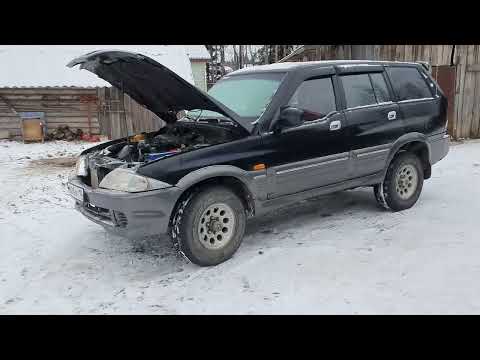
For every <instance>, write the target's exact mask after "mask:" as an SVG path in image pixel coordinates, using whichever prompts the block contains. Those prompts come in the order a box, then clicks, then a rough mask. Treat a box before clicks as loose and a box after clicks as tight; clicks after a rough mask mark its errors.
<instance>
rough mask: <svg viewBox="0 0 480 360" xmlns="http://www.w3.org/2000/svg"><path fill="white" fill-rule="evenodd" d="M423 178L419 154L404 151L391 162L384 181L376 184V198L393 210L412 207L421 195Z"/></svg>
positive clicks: (382, 204) (385, 206)
mask: <svg viewBox="0 0 480 360" xmlns="http://www.w3.org/2000/svg"><path fill="white" fill-rule="evenodd" d="M423 178H424V175H423V166H422V163H421V161H420V159H419V158H418V156H416V155H415V154H413V153H410V152H402V153H400V154H399V155H397V156H396V157H395V158H394V159H393V160H392V162H391V163H390V165H389V167H388V170H387V174H386V175H385V179H384V180H383V182H382V183H381V184H378V185H375V187H374V192H375V198H376V199H377V202H378V203H379V204H380V205H381V206H383V207H384V208H386V209H390V210H393V211H400V210H405V209H408V208H411V207H412V206H413V205H414V204H415V203H416V202H417V200H418V198H419V197H420V193H421V192H422V187H423Z"/></svg>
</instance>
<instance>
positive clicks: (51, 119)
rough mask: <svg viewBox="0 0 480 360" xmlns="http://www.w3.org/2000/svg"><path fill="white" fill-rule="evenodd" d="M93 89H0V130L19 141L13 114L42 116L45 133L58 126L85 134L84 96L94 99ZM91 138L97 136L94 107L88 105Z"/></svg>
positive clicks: (18, 128)
mask: <svg viewBox="0 0 480 360" xmlns="http://www.w3.org/2000/svg"><path fill="white" fill-rule="evenodd" d="M96 93H97V90H96V89H78V88H2V89H0V129H1V130H8V131H9V132H10V135H11V136H13V137H14V138H20V137H21V135H22V132H21V122H20V117H19V115H18V114H16V113H15V111H16V112H44V113H45V118H46V122H47V129H48V132H51V131H52V130H53V129H54V128H56V127H58V126H60V125H62V126H63V125H68V126H69V127H70V128H71V129H73V130H76V129H82V130H83V131H84V132H85V133H88V129H89V126H88V104H87V103H85V102H82V101H81V99H82V98H83V97H84V96H96ZM91 130H92V134H99V133H100V128H99V123H98V118H97V108H96V105H95V104H93V105H91Z"/></svg>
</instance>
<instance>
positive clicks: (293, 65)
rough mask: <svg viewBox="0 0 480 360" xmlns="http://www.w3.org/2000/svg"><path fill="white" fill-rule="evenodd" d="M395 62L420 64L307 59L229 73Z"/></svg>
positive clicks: (407, 63)
mask: <svg viewBox="0 0 480 360" xmlns="http://www.w3.org/2000/svg"><path fill="white" fill-rule="evenodd" d="M394 64H404V65H419V64H418V63H414V62H400V61H375V60H322V61H305V62H280V63H274V64H268V65H258V66H251V67H248V68H244V69H239V70H236V71H234V72H231V73H230V74H228V75H229V76H232V75H239V74H250V73H256V72H270V71H272V72H273V71H294V70H298V69H302V68H308V67H322V66H332V65H394Z"/></svg>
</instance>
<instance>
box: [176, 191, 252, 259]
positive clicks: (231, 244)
mask: <svg viewBox="0 0 480 360" xmlns="http://www.w3.org/2000/svg"><path fill="white" fill-rule="evenodd" d="M246 217H247V216H246V211H245V207H244V205H243V202H242V200H240V198H239V197H238V196H237V195H235V193H233V192H232V190H230V189H229V188H227V187H224V186H218V185H217V186H210V187H206V188H204V189H200V190H199V191H196V192H194V193H192V194H190V195H189V196H188V197H187V198H186V199H185V200H184V201H182V203H181V204H180V206H179V207H178V208H177V210H176V212H175V215H174V217H173V221H172V227H171V237H172V240H173V242H174V244H175V246H176V247H177V249H178V250H179V251H180V252H181V253H182V254H183V255H185V256H186V257H187V258H188V260H190V261H191V262H193V263H194V264H197V265H200V266H212V265H218V264H220V263H222V262H224V261H226V260H228V259H230V258H231V257H232V256H233V254H234V253H235V252H236V251H237V249H238V248H239V247H240V244H241V243H242V240H243V234H244V232H245V224H246Z"/></svg>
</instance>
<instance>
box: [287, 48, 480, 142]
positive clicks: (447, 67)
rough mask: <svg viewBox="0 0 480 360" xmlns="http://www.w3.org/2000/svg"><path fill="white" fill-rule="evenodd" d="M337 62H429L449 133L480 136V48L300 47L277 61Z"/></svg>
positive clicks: (460, 136) (461, 136)
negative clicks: (443, 99)
mask: <svg viewBox="0 0 480 360" xmlns="http://www.w3.org/2000/svg"><path fill="white" fill-rule="evenodd" d="M340 59H345V60H389V61H426V62H428V63H430V65H432V75H433V77H434V78H435V79H436V80H437V81H438V83H439V84H440V87H441V88H442V89H443V90H444V92H445V93H446V95H447V97H448V100H449V114H448V131H449V134H450V135H452V136H453V137H454V138H455V139H461V138H479V137H480V45H302V46H300V47H298V48H297V49H295V50H294V51H293V52H292V53H291V54H289V55H288V56H286V57H284V58H283V59H281V60H280V62H286V61H314V60H340Z"/></svg>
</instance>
